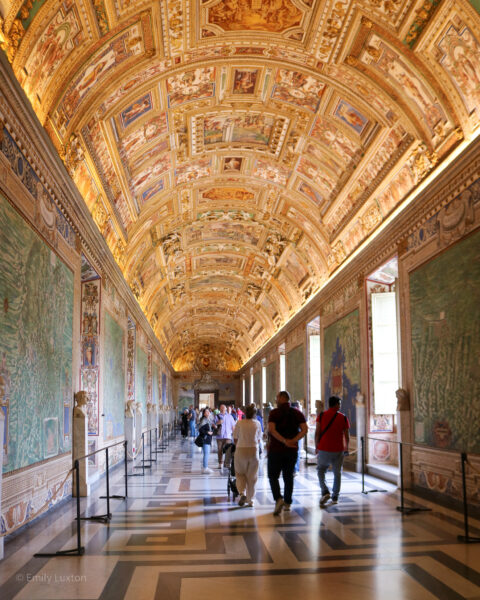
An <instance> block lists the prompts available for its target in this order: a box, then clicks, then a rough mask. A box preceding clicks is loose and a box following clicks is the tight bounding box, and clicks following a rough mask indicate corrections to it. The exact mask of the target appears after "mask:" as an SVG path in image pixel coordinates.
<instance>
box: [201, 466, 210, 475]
mask: <svg viewBox="0 0 480 600" xmlns="http://www.w3.org/2000/svg"><path fill="white" fill-rule="evenodd" d="M202 473H203V474H204V475H210V473H213V471H212V469H209V468H208V467H207V468H206V469H202Z"/></svg>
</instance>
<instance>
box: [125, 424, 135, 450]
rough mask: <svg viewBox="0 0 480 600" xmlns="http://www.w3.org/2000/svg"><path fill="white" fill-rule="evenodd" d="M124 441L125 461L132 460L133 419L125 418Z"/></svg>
mask: <svg viewBox="0 0 480 600" xmlns="http://www.w3.org/2000/svg"><path fill="white" fill-rule="evenodd" d="M125 439H126V440H127V451H128V453H127V460H133V458H132V456H133V447H134V440H135V417H133V416H127V415H126V416H125Z"/></svg>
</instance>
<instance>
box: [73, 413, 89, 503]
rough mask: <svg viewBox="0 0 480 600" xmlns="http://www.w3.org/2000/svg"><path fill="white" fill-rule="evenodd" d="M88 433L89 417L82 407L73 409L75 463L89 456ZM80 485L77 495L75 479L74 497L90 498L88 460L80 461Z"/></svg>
mask: <svg viewBox="0 0 480 600" xmlns="http://www.w3.org/2000/svg"><path fill="white" fill-rule="evenodd" d="M87 440H88V431H87V415H86V414H85V412H83V409H82V408H81V407H80V406H76V407H75V408H74V409H73V448H72V458H73V461H74V462H75V460H77V458H81V457H82V456H85V455H86V454H88V449H87V448H88V443H87ZM78 465H79V475H80V485H79V489H78V494H77V489H76V487H77V484H76V477H74V478H73V491H72V494H73V496H77V495H78V496H80V497H84V496H89V495H90V485H89V483H88V458H84V459H83V460H79V461H78Z"/></svg>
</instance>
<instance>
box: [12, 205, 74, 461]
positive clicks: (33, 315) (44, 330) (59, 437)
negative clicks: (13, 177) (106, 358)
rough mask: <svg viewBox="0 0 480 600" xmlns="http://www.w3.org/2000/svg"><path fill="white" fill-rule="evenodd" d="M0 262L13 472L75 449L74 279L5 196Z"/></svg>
mask: <svg viewBox="0 0 480 600" xmlns="http://www.w3.org/2000/svg"><path fill="white" fill-rule="evenodd" d="M0 258H1V269H0V299H1V302H2V308H1V311H0V372H1V374H2V382H1V383H2V385H1V386H0V403H4V402H5V401H7V402H8V404H9V409H8V411H9V412H8V430H9V436H8V437H9V443H8V454H7V462H6V464H5V465H4V472H9V471H13V470H15V469H19V468H21V467H26V466H27V465H31V464H34V463H36V462H38V461H40V460H43V459H44V458H47V457H50V456H55V455H57V454H60V453H62V452H66V451H68V450H70V448H71V442H70V441H69V440H64V437H63V407H64V403H65V404H68V405H69V406H70V407H71V406H72V333H73V273H72V272H71V271H70V270H69V269H68V268H67V267H66V266H65V264H64V263H63V262H62V261H61V260H60V259H59V258H58V256H57V255H56V254H55V253H54V252H53V251H52V250H50V248H49V247H48V246H47V245H46V244H45V243H44V242H43V241H42V240H41V239H40V237H39V236H38V235H37V234H36V233H35V232H34V231H33V230H32V229H31V228H30V227H29V226H28V225H27V224H26V223H25V221H24V220H23V219H22V218H21V217H20V215H19V214H18V213H17V212H16V211H15V210H14V209H13V208H12V207H11V206H10V204H9V203H8V202H7V200H6V199H5V198H4V197H3V196H1V195H0ZM70 416H71V413H70ZM45 419H49V421H48V424H49V427H47V429H46V430H45V431H44V420H45ZM47 431H49V432H50V435H48V437H47V435H46V433H47Z"/></svg>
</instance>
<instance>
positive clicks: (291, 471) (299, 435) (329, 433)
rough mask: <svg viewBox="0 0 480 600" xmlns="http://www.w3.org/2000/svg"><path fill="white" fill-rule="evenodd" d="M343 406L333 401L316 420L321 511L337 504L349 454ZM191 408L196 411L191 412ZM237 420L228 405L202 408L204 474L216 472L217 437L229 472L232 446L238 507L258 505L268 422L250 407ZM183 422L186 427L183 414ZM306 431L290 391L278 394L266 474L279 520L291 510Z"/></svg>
mask: <svg viewBox="0 0 480 600" xmlns="http://www.w3.org/2000/svg"><path fill="white" fill-rule="evenodd" d="M340 405H341V400H340V398H338V397H337V396H331V397H330V398H329V400H328V410H326V411H322V412H321V413H320V414H319V415H318V416H317V419H316V428H315V448H316V452H317V474H318V481H319V484H320V490H321V494H322V495H321V499H320V507H325V506H326V505H327V503H329V502H330V503H332V504H336V503H337V502H338V497H339V494H340V486H341V471H342V465H343V460H344V456H345V454H348V445H349V441H350V436H349V428H350V424H349V421H348V419H347V417H346V415H344V414H343V413H341V412H340ZM192 409H193V407H191V409H190V410H192ZM184 414H185V413H184ZM190 414H191V413H190V411H189V415H190ZM236 417H237V418H235V417H234V416H233V414H232V409H231V407H228V408H227V407H226V406H225V405H223V404H222V405H221V406H220V408H219V410H218V411H216V414H215V412H214V411H211V410H210V409H209V408H204V409H203V411H202V413H201V415H200V417H199V419H198V438H197V439H196V441H198V443H199V445H201V447H202V452H203V462H202V465H203V466H202V473H205V474H210V473H212V472H213V471H212V470H211V469H210V468H209V467H208V460H209V457H210V452H211V447H212V443H213V440H214V437H215V439H216V443H217V448H216V449H217V456H218V468H222V466H225V467H226V468H229V467H230V464H229V461H228V458H225V461H224V457H228V456H230V452H226V451H225V450H227V449H228V447H229V445H231V444H232V442H233V444H234V448H235V475H236V483H237V489H238V492H239V500H238V504H239V506H245V505H246V506H253V505H254V496H255V485H256V483H257V479H258V468H259V456H260V452H261V450H262V445H263V441H262V440H263V422H262V420H261V418H260V415H258V413H257V409H256V407H255V405H254V404H251V405H249V406H247V408H246V410H245V414H244V415H243V414H242V416H239V415H236ZM242 417H244V418H242ZM182 421H183V422H182V428H183V427H184V424H185V417H184V415H182ZM190 421H191V419H190V418H188V423H190ZM189 427H190V425H189ZM194 427H195V421H194ZM182 430H183V429H182ZM190 431H191V430H190ZM194 432H195V430H194ZM307 432H308V426H307V423H306V420H305V416H304V415H303V413H302V412H301V411H300V410H298V409H297V408H294V406H292V403H291V402H290V394H289V393H288V392H287V391H281V392H279V393H278V394H277V408H275V409H273V410H271V411H270V413H269V416H268V426H267V434H268V435H267V473H268V479H269V483H270V488H271V491H272V495H273V499H274V501H275V508H274V512H273V514H274V515H279V514H280V513H281V512H282V511H283V510H284V511H289V510H290V507H291V504H292V500H293V498H292V496H293V487H294V477H295V468H296V464H297V461H298V451H299V442H300V441H301V440H302V439H303V438H304V437H305V436H306V434H307ZM329 467H331V468H332V471H333V475H334V480H333V487H332V491H331V492H330V490H329V488H328V486H327V484H326V480H325V473H326V471H327V469H328V468H329ZM280 476H282V479H283V494H282V492H281V488H280Z"/></svg>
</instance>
